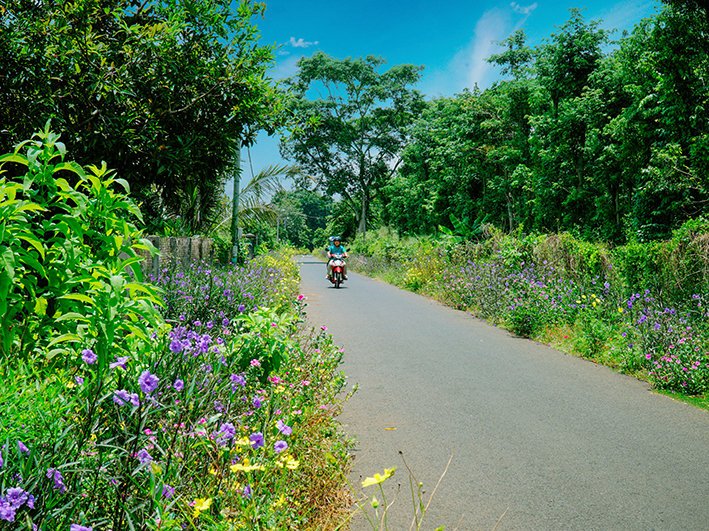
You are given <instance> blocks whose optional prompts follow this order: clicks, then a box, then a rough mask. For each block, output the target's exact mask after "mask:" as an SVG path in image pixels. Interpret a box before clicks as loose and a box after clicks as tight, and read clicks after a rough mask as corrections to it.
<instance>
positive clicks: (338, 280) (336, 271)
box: [330, 254, 345, 288]
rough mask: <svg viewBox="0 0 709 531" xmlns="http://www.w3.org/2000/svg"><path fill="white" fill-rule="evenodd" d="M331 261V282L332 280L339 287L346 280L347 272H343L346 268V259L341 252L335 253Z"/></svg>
mask: <svg viewBox="0 0 709 531" xmlns="http://www.w3.org/2000/svg"><path fill="white" fill-rule="evenodd" d="M330 261H331V262H332V276H330V282H332V283H333V284H334V286H335V287H336V288H339V287H340V284H342V283H343V282H344V281H345V274H344V273H343V272H342V270H343V269H344V268H345V261H344V260H343V258H342V255H341V254H333V255H332V256H331V257H330Z"/></svg>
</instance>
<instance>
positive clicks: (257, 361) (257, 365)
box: [251, 359, 261, 367]
mask: <svg viewBox="0 0 709 531" xmlns="http://www.w3.org/2000/svg"><path fill="white" fill-rule="evenodd" d="M251 366H252V367H260V366H261V362H260V361H259V360H257V359H253V360H251Z"/></svg>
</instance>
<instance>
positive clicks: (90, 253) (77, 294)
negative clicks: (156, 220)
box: [0, 124, 160, 367]
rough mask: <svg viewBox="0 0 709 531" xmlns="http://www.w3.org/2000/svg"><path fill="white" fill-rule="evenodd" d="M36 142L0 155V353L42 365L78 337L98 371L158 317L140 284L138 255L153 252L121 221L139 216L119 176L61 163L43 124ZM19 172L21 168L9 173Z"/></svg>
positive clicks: (60, 148) (153, 299) (155, 298)
mask: <svg viewBox="0 0 709 531" xmlns="http://www.w3.org/2000/svg"><path fill="white" fill-rule="evenodd" d="M34 138H35V139H34V140H31V141H26V142H23V143H22V144H20V146H18V148H17V149H16V150H15V152H14V153H13V154H8V155H4V156H2V157H0V171H2V172H3V173H4V175H3V177H2V180H0V226H1V227H2V232H1V233H0V250H1V251H2V266H3V267H2V271H1V272H0V315H1V316H2V327H1V331H0V336H1V337H2V346H1V348H2V351H1V353H2V356H1V358H2V359H4V360H7V359H8V358H9V357H11V356H17V355H19V356H21V357H23V358H25V359H27V358H29V357H30V355H42V356H46V358H47V359H46V361H49V360H51V358H52V357H54V356H57V355H59V354H62V353H64V352H65V351H66V345H67V343H76V344H78V345H81V346H82V347H83V348H92V349H94V350H95V352H96V353H97V355H98V356H99V364H100V366H101V367H103V366H105V365H106V364H107V363H108V360H109V357H110V354H111V352H113V351H114V349H115V348H117V347H118V348H121V349H123V348H126V343H127V342H128V341H129V339H128V338H129V336H132V335H136V336H138V337H140V338H142V339H143V340H147V328H146V325H147V324H148V323H153V324H156V323H158V322H159V319H158V316H157V314H156V312H155V307H156V305H158V304H159V303H160V299H159V295H158V291H157V290H156V289H154V288H153V287H151V286H148V285H146V284H144V283H142V282H141V280H142V272H141V269H140V264H139V261H140V258H139V256H138V255H137V253H136V251H137V250H142V249H144V250H148V249H152V250H154V249H153V248H152V245H151V244H150V243H149V242H148V241H147V240H144V239H142V233H141V232H140V231H138V230H137V229H136V227H135V226H134V225H133V224H132V223H130V222H129V221H128V220H129V219H131V218H133V219H137V220H140V219H141V214H140V211H139V210H138V208H137V206H136V205H135V203H134V202H133V201H132V199H130V198H129V197H128V196H127V195H126V192H127V191H128V185H127V183H126V182H125V181H123V180H122V179H119V178H117V177H116V176H115V174H114V173H113V172H112V171H109V170H108V168H107V167H106V166H105V165H103V166H102V167H100V168H99V167H96V166H89V167H87V168H82V167H81V166H79V165H78V164H76V163H75V162H70V161H67V160H65V158H66V147H65V146H64V144H62V143H61V142H59V136H58V135H56V134H55V133H52V132H51V131H50V129H49V124H47V126H46V128H45V129H44V131H42V132H41V133H38V134H36V135H35V137H34ZM13 166H14V168H13ZM8 168H10V169H13V170H15V171H7V170H8ZM18 168H22V169H24V171H26V173H25V174H24V175H22V176H20V177H14V178H13V177H12V175H13V174H17V175H19V174H20V173H21V172H20V171H16V169H18ZM117 185H119V186H120V187H121V188H118V187H117ZM117 188H118V189H117ZM124 291H127V292H129V294H130V295H129V296H128V297H125V296H123V295H122V293H123V292H124ZM45 349H46V350H45Z"/></svg>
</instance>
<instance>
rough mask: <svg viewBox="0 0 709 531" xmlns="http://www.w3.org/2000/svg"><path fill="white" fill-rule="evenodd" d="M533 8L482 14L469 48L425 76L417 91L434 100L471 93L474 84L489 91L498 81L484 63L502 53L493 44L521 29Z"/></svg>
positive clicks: (495, 72)
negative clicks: (440, 97)
mask: <svg viewBox="0 0 709 531" xmlns="http://www.w3.org/2000/svg"><path fill="white" fill-rule="evenodd" d="M536 7H537V4H536V3H534V4H531V5H529V6H526V7H524V6H519V5H518V4H517V3H515V2H513V3H512V4H509V7H507V8H493V9H489V10H488V11H486V12H485V13H483V15H482V16H481V17H480V19H479V20H478V21H477V22H476V23H475V28H474V30H473V36H472V38H471V39H470V41H469V42H468V44H467V45H465V46H464V47H462V48H461V49H460V50H459V51H458V52H457V53H456V54H455V55H454V56H453V58H452V59H451V60H450V61H449V62H448V64H447V65H446V66H445V67H444V68H442V69H439V70H433V71H428V72H426V71H425V72H424V79H422V81H421V83H420V86H419V88H420V90H421V91H422V92H423V93H424V94H426V95H427V96H430V97H435V96H441V95H443V96H451V95H452V94H454V93H460V92H462V91H463V89H465V88H468V89H472V88H473V87H474V86H475V84H476V83H477V85H478V87H480V88H481V89H485V88H488V87H490V86H491V85H492V84H493V83H494V82H495V81H496V80H498V79H500V74H499V68H498V67H496V66H495V65H492V64H490V63H488V62H487V61H485V59H486V58H488V57H490V56H491V55H493V54H495V53H500V51H502V49H501V48H500V47H499V46H498V45H497V44H493V41H495V42H501V41H504V40H505V39H506V38H507V37H509V36H510V35H511V34H512V33H514V32H515V31H517V30H518V29H520V28H521V27H522V25H523V24H524V23H525V22H526V21H527V19H528V18H529V17H530V15H531V14H532V12H533V11H534V9H535V8H536Z"/></svg>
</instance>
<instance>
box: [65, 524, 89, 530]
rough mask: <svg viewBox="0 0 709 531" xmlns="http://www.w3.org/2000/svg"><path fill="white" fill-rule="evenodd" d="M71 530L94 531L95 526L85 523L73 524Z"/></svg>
mask: <svg viewBox="0 0 709 531" xmlns="http://www.w3.org/2000/svg"><path fill="white" fill-rule="evenodd" d="M69 531H94V528H93V527H88V526H85V525H79V524H71V527H70V528H69Z"/></svg>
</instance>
